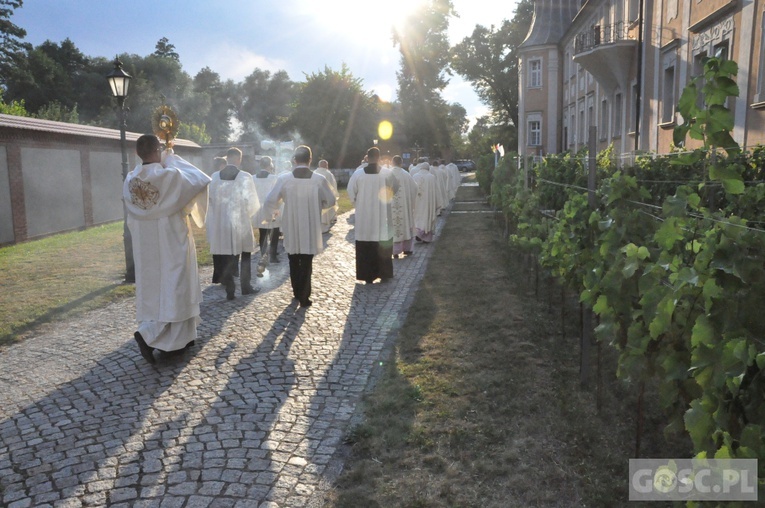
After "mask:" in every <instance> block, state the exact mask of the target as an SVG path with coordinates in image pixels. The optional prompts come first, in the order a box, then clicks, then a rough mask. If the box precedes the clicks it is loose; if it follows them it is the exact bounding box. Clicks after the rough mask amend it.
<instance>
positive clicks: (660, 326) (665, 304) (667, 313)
mask: <svg viewBox="0 0 765 508" xmlns="http://www.w3.org/2000/svg"><path fill="white" fill-rule="evenodd" d="M676 303H677V302H676V300H675V299H674V298H672V297H671V296H670V297H668V298H665V299H664V300H662V301H661V302H660V303H659V305H658V307H657V308H656V317H655V318H654V319H653V321H651V324H650V325H649V326H648V330H649V331H650V332H651V338H652V339H657V338H658V337H659V336H660V335H661V334H663V333H665V332H666V331H668V330H669V327H670V325H671V324H672V314H673V313H674V312H675V304H676Z"/></svg>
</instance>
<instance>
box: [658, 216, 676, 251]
mask: <svg viewBox="0 0 765 508" xmlns="http://www.w3.org/2000/svg"><path fill="white" fill-rule="evenodd" d="M654 239H655V240H656V243H658V244H659V246H661V247H662V248H663V249H664V250H670V249H672V247H674V245H675V242H677V241H679V240H682V239H683V235H682V234H680V228H678V227H677V224H676V221H674V220H671V219H670V220H666V221H664V223H663V224H662V225H661V227H660V228H659V230H658V231H656V234H655V235H654Z"/></svg>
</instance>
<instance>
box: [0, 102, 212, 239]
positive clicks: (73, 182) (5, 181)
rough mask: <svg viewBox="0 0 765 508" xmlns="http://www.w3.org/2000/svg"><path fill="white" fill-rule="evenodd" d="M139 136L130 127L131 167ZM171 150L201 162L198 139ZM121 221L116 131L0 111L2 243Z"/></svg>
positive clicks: (129, 151) (0, 225) (118, 148)
mask: <svg viewBox="0 0 765 508" xmlns="http://www.w3.org/2000/svg"><path fill="white" fill-rule="evenodd" d="M139 136H140V134H138V133H132V132H129V133H127V147H128V150H127V151H128V170H132V169H133V167H134V166H135V164H136V162H137V161H138V160H137V158H136V156H135V150H134V147H135V140H136V139H138V137H139ZM175 151H176V153H178V154H179V155H180V156H182V157H184V158H185V159H187V160H189V161H190V162H191V163H193V164H195V165H199V167H201V168H204V166H203V165H201V163H202V162H203V158H202V156H201V149H200V147H199V145H197V144H195V143H192V142H188V141H184V140H177V143H176V150H175ZM122 219H123V208H122V155H121V148H120V141H119V131H117V130H114V129H104V128H100V127H91V126H84V125H75V124H65V123H61V122H52V121H48V120H39V119H33V118H22V117H14V116H10V115H0V244H11V243H17V242H23V241H26V240H30V239H34V238H39V237H43V236H47V235H51V234H54V233H60V232H64V231H72V230H78V229H83V228H87V227H90V226H94V225H98V224H104V223H107V222H112V221H116V220H122Z"/></svg>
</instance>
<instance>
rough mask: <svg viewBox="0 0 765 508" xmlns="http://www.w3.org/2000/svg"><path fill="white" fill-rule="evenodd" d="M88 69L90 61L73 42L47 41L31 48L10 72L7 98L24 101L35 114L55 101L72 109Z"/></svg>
mask: <svg viewBox="0 0 765 508" xmlns="http://www.w3.org/2000/svg"><path fill="white" fill-rule="evenodd" d="M87 66H88V59H87V58H86V57H85V55H83V54H82V53H81V52H80V50H78V49H77V47H76V46H75V45H74V43H73V42H72V41H71V40H69V39H65V40H64V41H63V42H62V43H61V44H57V43H55V42H51V41H45V42H43V43H42V44H40V45H39V46H37V47H35V48H34V49H31V50H30V51H29V52H28V53H27V55H26V58H24V59H23V61H22V62H20V63H19V65H17V66H15V67H14V68H13V69H12V70H11V71H10V74H9V79H8V82H7V85H6V86H7V90H6V92H7V96H8V98H10V99H12V100H15V99H24V100H25V101H26V104H27V108H28V109H29V110H31V111H37V110H39V109H40V108H42V107H43V106H45V105H47V104H48V103H49V102H52V101H54V100H55V101H58V102H59V103H60V104H61V106H63V107H65V108H68V109H72V108H73V107H74V106H75V105H76V104H77V102H78V99H79V96H78V92H79V90H78V89H77V87H76V86H75V84H76V83H77V81H78V78H79V76H80V75H81V74H82V73H83V72H84V71H85V70H86V68H87Z"/></svg>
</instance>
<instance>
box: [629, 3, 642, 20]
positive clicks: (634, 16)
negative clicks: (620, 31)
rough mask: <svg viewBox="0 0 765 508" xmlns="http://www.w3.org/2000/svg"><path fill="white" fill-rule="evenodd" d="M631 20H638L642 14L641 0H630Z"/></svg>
mask: <svg viewBox="0 0 765 508" xmlns="http://www.w3.org/2000/svg"><path fill="white" fill-rule="evenodd" d="M628 8H629V13H628V15H629V19H628V20H627V21H629V22H630V23H632V22H634V21H637V20H638V17H639V16H640V0H629V6H628Z"/></svg>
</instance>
